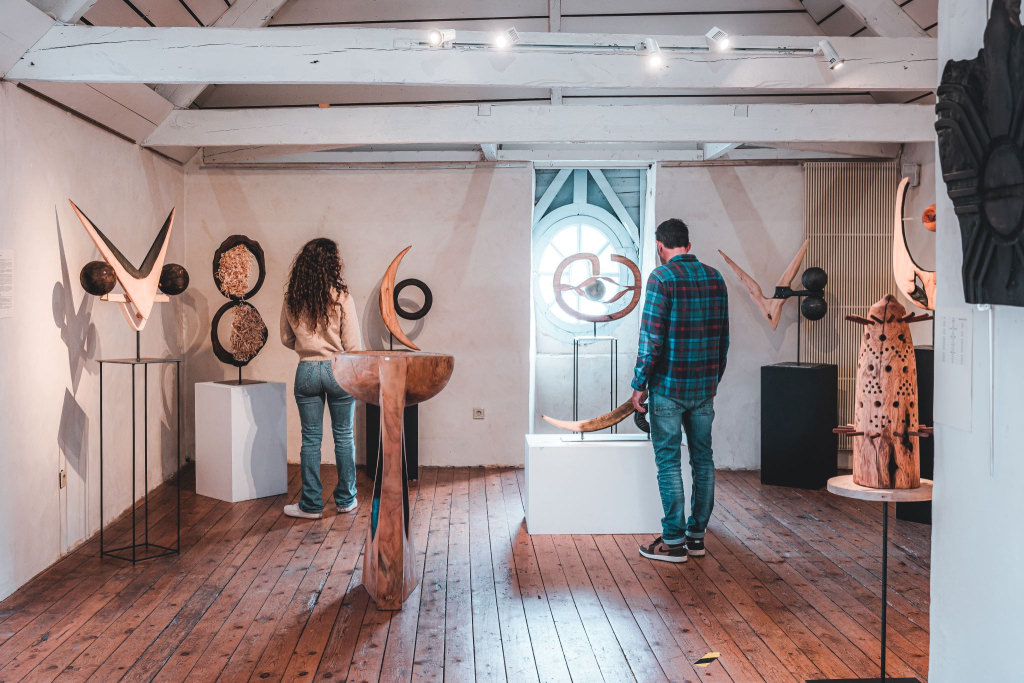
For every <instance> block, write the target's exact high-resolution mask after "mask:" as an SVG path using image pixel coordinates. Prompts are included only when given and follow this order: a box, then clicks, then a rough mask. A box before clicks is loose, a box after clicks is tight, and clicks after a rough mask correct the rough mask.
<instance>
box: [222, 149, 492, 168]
mask: <svg viewBox="0 0 1024 683" xmlns="http://www.w3.org/2000/svg"><path fill="white" fill-rule="evenodd" d="M479 161H482V159H481V155H480V152H474V151H468V152H467V151H461V150H426V151H417V150H385V151H379V152H345V151H340V152H339V151H331V152H296V153H293V154H281V155H277V156H260V157H256V158H252V159H248V160H246V159H237V160H234V161H229V160H225V158H224V157H223V156H220V157H218V156H217V155H206V154H205V153H204V155H203V165H204V166H239V165H244V166H249V165H261V166H264V165H270V164H303V165H308V164H321V165H324V164H327V165H332V166H337V165H344V164H423V163H476V162H479ZM491 161H494V160H493V159H492V160H491Z"/></svg>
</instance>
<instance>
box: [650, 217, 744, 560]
mask: <svg viewBox="0 0 1024 683" xmlns="http://www.w3.org/2000/svg"><path fill="white" fill-rule="evenodd" d="M656 239H657V246H658V258H659V260H660V261H661V263H662V264H663V265H661V266H660V267H658V268H655V269H654V272H652V273H651V276H650V278H648V280H647V299H646V302H645V303H644V314H643V320H642V322H641V323H640V346H639V350H638V352H637V359H636V369H635V371H634V378H633V383H632V386H633V406H634V407H635V408H636V409H637V411H639V412H641V413H643V412H647V408H645V407H644V405H643V404H644V402H645V401H646V400H647V398H648V393H649V394H650V413H651V417H650V424H651V440H652V441H653V442H654V458H655V462H656V463H657V466H658V489H659V490H660V492H661V505H662V508H663V509H664V510H665V516H664V517H663V518H662V520H661V525H662V535H661V536H659V537H658V538H656V539H655V540H654V542H653V543H651V544H650V545H649V546H643V547H641V548H640V554H641V555H643V556H644V557H649V558H651V559H654V560H664V561H667V562H685V561H686V558H687V555H694V556H700V555H703V554H704V530H705V529H706V528H707V525H708V520H709V519H710V518H711V509H712V508H713V507H714V504H715V461H714V459H713V457H712V451H711V423H712V422H713V421H714V419H715V405H714V401H715V393H716V392H717V390H718V382H719V381H720V380H721V379H722V373H723V372H725V356H726V353H727V352H728V350H729V297H728V292H727V291H726V288H725V281H724V280H723V279H722V275H721V273H719V272H718V271H717V270H715V269H714V268H712V267H710V266H706V265H704V264H703V263H701V262H700V261H698V260H697V257H695V256H694V255H692V254H690V253H689V252H690V231H689V229H688V228H687V227H686V223H684V222H682V221H681V220H679V219H677V218H672V219H669V220H667V221H665V222H664V223H662V224H661V225H659V226H658V230H657V233H656ZM683 429H685V430H686V441H687V447H688V450H689V452H690V469H691V471H692V473H693V492H692V496H691V497H692V500H691V512H690V517H689V519H687V517H686V509H685V504H686V493H685V491H684V490H683V478H682V470H681V460H682V455H681V449H680V446H681V444H682V430H683Z"/></svg>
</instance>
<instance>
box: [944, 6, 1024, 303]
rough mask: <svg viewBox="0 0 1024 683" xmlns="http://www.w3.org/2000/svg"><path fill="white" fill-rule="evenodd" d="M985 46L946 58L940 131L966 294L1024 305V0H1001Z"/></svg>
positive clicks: (980, 300) (972, 298)
mask: <svg viewBox="0 0 1024 683" xmlns="http://www.w3.org/2000/svg"><path fill="white" fill-rule="evenodd" d="M991 5H992V13H991V16H990V17H989V20H988V25H987V26H986V27H985V43H984V47H983V48H982V49H981V50H979V51H978V56H977V57H976V58H974V59H970V60H963V61H955V60H950V61H949V62H947V63H946V66H945V68H944V69H943V71H942V79H941V81H940V83H939V88H938V90H937V91H936V94H937V95H938V102H937V103H936V105H935V114H936V116H937V120H936V121H935V130H936V131H937V133H938V142H939V161H940V162H941V166H942V178H943V180H944V181H945V183H946V191H947V193H948V194H949V198H950V199H951V200H952V202H953V207H954V213H955V215H956V217H957V221H958V222H959V223H960V241H961V244H962V247H963V253H964V258H963V283H964V299H965V300H966V301H967V303H972V304H982V303H988V304H1009V305H1011V306H1024V132H1022V131H1024V127H1022V125H1021V121H1022V119H1024V97H1022V89H1024V88H1022V85H1021V74H1022V73H1024V50H1022V49H1021V45H1022V43H1024V29H1022V28H1021V25H1020V21H1019V10H1020V2H1019V0H1013V1H1011V0H995V1H994V2H992V3H991Z"/></svg>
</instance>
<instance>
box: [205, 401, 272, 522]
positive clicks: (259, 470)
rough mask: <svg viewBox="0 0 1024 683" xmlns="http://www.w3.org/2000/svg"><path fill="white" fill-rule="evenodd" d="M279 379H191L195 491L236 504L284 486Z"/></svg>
mask: <svg viewBox="0 0 1024 683" xmlns="http://www.w3.org/2000/svg"><path fill="white" fill-rule="evenodd" d="M285 395H286V391H285V384H284V382H252V383H246V384H233V383H227V382H201V383H198V384H196V493H198V494H199V495H201V496H209V497H211V498H217V499H218V500H226V501H228V502H231V503H236V502H238V501H240V500H250V499H252V498H263V497H264V496H277V495H280V494H282V493H286V492H287V491H288V428H287V422H286V415H287V413H286V410H285Z"/></svg>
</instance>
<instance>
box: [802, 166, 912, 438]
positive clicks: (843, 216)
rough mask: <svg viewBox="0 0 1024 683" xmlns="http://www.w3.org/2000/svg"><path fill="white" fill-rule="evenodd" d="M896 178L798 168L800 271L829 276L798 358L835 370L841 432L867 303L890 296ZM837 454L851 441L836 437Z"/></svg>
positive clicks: (856, 169)
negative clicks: (823, 303)
mask: <svg viewBox="0 0 1024 683" xmlns="http://www.w3.org/2000/svg"><path fill="white" fill-rule="evenodd" d="M898 182H899V173H898V170H897V168H896V164H895V163H894V162H881V163H879V162H845V161H843V162H815V163H808V164H806V165H805V167H804V234H805V236H806V237H807V239H808V240H809V241H810V245H809V246H808V249H807V257H806V261H805V266H808V267H809V266H819V267H821V268H824V269H825V272H826V273H828V286H827V287H826V289H825V299H826V300H827V301H828V315H827V316H825V318H824V319H822V320H819V321H816V322H810V321H806V320H805V321H804V322H803V332H804V335H803V348H802V350H801V351H802V357H803V359H804V360H806V361H807V362H810V363H834V364H835V365H837V366H839V420H840V424H849V423H852V422H853V408H854V405H853V403H854V385H855V378H856V370H857V350H858V348H859V346H860V333H861V327H860V325H856V324H854V323H851V322H847V321H846V320H845V317H846V316H847V315H861V316H866V315H867V312H868V309H869V308H870V307H871V305H872V304H873V303H875V302H876V301H878V300H879V299H880V298H882V297H883V296H885V295H886V294H889V293H894V290H895V286H894V283H893V278H892V212H893V206H894V202H895V201H896V186H897V184H898ZM839 448H840V449H841V450H849V449H851V448H852V440H851V439H850V438H849V437H840V441H839Z"/></svg>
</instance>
